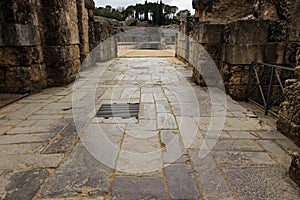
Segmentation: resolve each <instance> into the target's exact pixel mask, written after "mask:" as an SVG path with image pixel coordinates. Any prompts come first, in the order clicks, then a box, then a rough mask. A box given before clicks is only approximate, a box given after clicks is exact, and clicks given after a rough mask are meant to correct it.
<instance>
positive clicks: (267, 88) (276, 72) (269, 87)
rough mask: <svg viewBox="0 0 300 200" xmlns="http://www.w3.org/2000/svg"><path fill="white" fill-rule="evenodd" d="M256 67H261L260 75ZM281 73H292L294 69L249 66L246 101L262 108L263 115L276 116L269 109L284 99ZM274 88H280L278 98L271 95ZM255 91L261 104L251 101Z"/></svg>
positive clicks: (255, 63)
mask: <svg viewBox="0 0 300 200" xmlns="http://www.w3.org/2000/svg"><path fill="white" fill-rule="evenodd" d="M258 66H262V68H261V69H262V71H263V73H262V74H260V73H259V71H258V69H257V68H258ZM282 71H290V72H294V71H295V69H293V68H289V67H284V66H278V65H272V64H267V63H260V62H252V64H251V66H250V69H249V80H248V87H247V97H246V100H247V101H251V102H252V103H254V104H256V105H257V106H259V107H262V108H263V109H264V110H265V115H268V113H272V114H273V115H275V116H277V113H275V112H273V111H271V108H272V107H273V106H274V105H278V104H280V103H281V102H282V101H283V100H284V99H285V98H286V96H285V91H284V84H283V81H284V80H282V77H281V76H282V75H281V74H282V73H280V72H282ZM289 78H291V77H289ZM274 86H278V87H279V88H280V90H279V91H280V92H281V94H280V95H279V96H276V97H275V96H274V95H273V89H274ZM257 89H258V91H259V96H260V97H261V101H262V103H261V102H259V101H258V100H257V99H253V96H254V94H255V92H257Z"/></svg>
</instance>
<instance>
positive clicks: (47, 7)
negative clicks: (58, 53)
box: [42, 0, 79, 46]
mask: <svg viewBox="0 0 300 200" xmlns="http://www.w3.org/2000/svg"><path fill="white" fill-rule="evenodd" d="M42 11H43V12H42V13H43V27H44V29H45V32H44V37H45V43H46V44H47V45H50V46H51V45H53V46H59V45H62V44H66V45H70V44H79V32H78V25H77V23H78V20H77V9H76V2H75V1H74V0H72V1H50V2H49V1H42ZM66 12H67V14H66Z"/></svg>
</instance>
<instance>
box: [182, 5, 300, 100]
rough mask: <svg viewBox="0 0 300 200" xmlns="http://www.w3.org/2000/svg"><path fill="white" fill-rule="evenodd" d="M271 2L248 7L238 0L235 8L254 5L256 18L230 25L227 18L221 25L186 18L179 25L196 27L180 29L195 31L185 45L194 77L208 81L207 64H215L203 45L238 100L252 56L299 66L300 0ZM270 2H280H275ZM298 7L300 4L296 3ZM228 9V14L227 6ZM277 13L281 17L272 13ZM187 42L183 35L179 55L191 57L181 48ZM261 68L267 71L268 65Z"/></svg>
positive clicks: (245, 19)
mask: <svg viewBox="0 0 300 200" xmlns="http://www.w3.org/2000/svg"><path fill="white" fill-rule="evenodd" d="M195 2H196V1H194V6H195ZM197 2H202V4H203V2H204V3H207V2H212V4H211V6H212V7H211V8H213V6H214V5H217V4H218V5H222V4H226V3H228V2H229V1H226V0H223V1H222V0H220V1H197ZM266 2H267V0H264V1H263V0H257V1H255V2H254V1H253V4H252V9H250V6H249V5H248V4H247V5H245V6H244V5H243V4H242V2H239V3H240V5H239V6H240V7H241V8H240V9H239V8H238V7H236V8H235V9H237V10H243V9H248V10H252V13H253V16H252V17H251V18H242V19H238V20H233V21H230V22H227V23H225V24H224V23H223V22H224V21H221V22H220V23H219V24H216V23H210V22H203V21H202V22H197V21H196V22H192V21H187V22H184V23H182V24H181V25H180V26H181V27H185V26H189V27H192V28H191V29H190V30H187V29H184V28H181V31H182V33H180V34H185V35H188V36H190V38H189V47H188V48H185V49H188V50H189V57H188V59H186V60H188V61H189V63H190V64H191V65H192V66H194V73H193V79H194V80H195V81H196V82H197V83H198V84H200V85H205V82H204V80H203V78H202V76H201V74H204V73H207V71H209V70H207V68H208V66H212V65H213V64H212V63H210V62H208V59H206V57H208V56H202V55H201V53H199V52H200V51H199V49H201V48H203V49H204V50H205V51H206V52H207V53H208V54H209V56H210V58H211V59H212V60H213V61H214V63H215V64H216V66H217V67H218V69H219V70H220V73H221V75H222V77H223V81H224V84H225V88H226V91H227V93H229V94H230V95H231V96H232V97H233V98H234V99H236V100H245V97H246V90H247V85H248V76H249V67H250V65H251V63H252V62H253V61H257V62H264V63H270V64H277V65H282V66H295V63H296V60H295V53H296V50H297V48H298V47H299V45H300V37H299V33H298V32H299V28H300V26H299V23H298V20H299V18H300V17H299V12H296V11H295V10H299V9H300V6H299V5H298V4H299V2H300V1H299V0H286V1H281V3H278V1H272V0H269V1H268V2H269V3H268V4H266ZM270 2H275V3H273V4H270ZM291 5H293V6H291ZM206 6H209V4H206ZM297 6H298V8H295V7H297ZM267 11H268V12H267ZM220 13H222V12H220ZM223 14H224V16H226V12H225V11H224V13H223ZM248 14H249V13H248ZM250 14H251V13H250ZM275 14H276V16H277V18H272V17H274V16H275ZM214 16H218V14H215V15H214ZM254 16H256V17H257V18H254ZM225 21H226V20H225ZM296 22H297V23H296ZM186 42H187V41H183V40H178V43H179V44H178V46H179V47H181V50H180V51H178V57H182V58H186V52H185V49H183V48H182V46H184V44H185V43H186ZM199 44H200V45H201V48H199ZM202 54H203V53H202ZM260 71H261V72H262V73H264V70H260ZM285 76H286V75H285V74H283V75H282V77H283V78H284V77H285ZM266 84H267V83H266ZM273 89H274V90H273V91H274V93H275V94H277V93H278V92H276V91H277V90H278V89H279V87H277V86H276V87H275V88H273Z"/></svg>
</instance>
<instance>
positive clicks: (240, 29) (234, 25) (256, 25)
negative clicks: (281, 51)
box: [224, 20, 270, 45]
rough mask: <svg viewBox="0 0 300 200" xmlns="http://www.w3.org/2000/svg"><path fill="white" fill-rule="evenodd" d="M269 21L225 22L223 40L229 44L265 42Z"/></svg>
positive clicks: (257, 43)
mask: <svg viewBox="0 0 300 200" xmlns="http://www.w3.org/2000/svg"><path fill="white" fill-rule="evenodd" d="M269 27H270V21H258V20H238V21H234V22H230V23H228V24H226V26H225V31H224V40H225V41H226V42H227V43H229V44H251V45H259V44H265V43H266V41H267V40H268V32H269Z"/></svg>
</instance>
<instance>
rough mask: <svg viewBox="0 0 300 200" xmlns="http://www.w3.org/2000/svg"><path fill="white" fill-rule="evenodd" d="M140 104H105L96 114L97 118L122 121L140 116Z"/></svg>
mask: <svg viewBox="0 0 300 200" xmlns="http://www.w3.org/2000/svg"><path fill="white" fill-rule="evenodd" d="M139 109H140V104H139V103H127V104H103V105H102V106H101V107H100V109H99V111H98V112H97V114H96V117H103V118H105V119H108V118H110V117H119V118H122V119H128V118H132V117H135V118H136V119H138V116H139Z"/></svg>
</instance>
